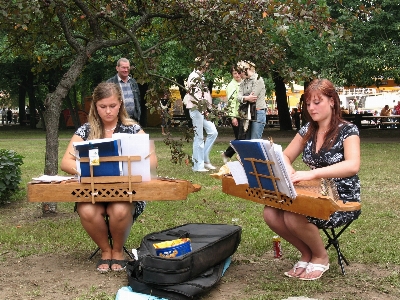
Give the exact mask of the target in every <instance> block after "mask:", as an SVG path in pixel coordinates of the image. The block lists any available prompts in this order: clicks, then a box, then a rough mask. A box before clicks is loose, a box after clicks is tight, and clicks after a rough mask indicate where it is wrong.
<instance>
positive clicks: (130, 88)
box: [107, 58, 141, 122]
mask: <svg viewBox="0 0 400 300" xmlns="http://www.w3.org/2000/svg"><path fill="white" fill-rule="evenodd" d="M130 68H131V67H130V63H129V60H128V59H126V58H120V59H119V60H118V61H117V67H116V69H117V74H116V75H115V76H114V77H111V78H110V79H108V80H107V82H112V83H116V84H119V86H120V88H121V90H122V96H123V98H124V105H125V108H126V111H127V112H128V114H129V116H130V117H131V118H132V119H134V120H136V121H138V122H139V121H140V113H141V111H140V91H139V86H138V84H137V82H136V80H135V79H134V78H133V77H130V76H129V72H130Z"/></svg>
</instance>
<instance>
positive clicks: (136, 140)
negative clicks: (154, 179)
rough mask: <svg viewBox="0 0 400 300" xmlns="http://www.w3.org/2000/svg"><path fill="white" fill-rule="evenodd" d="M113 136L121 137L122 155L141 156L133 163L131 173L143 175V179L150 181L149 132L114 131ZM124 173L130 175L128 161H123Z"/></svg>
mask: <svg viewBox="0 0 400 300" xmlns="http://www.w3.org/2000/svg"><path fill="white" fill-rule="evenodd" d="M113 138H118V139H121V150H122V151H121V155H122V156H140V157H141V160H140V161H134V162H132V163H131V172H132V174H131V175H141V176H142V181H150V180H151V174H150V157H148V155H149V154H150V142H149V135H148V134H129V133H114V134H113ZM122 168H123V175H124V176H127V175H128V163H127V162H123V165H122Z"/></svg>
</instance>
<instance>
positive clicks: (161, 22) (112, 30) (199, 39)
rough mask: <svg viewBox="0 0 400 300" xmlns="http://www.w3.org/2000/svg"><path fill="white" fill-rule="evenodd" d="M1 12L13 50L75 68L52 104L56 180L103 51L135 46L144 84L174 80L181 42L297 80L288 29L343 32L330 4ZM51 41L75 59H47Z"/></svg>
mask: <svg viewBox="0 0 400 300" xmlns="http://www.w3.org/2000/svg"><path fill="white" fill-rule="evenodd" d="M0 7H1V8H0V13H1V14H2V15H3V16H4V22H2V25H1V27H2V29H3V30H5V31H7V33H8V34H9V35H10V44H11V45H12V44H14V43H15V44H16V45H17V46H18V47H15V49H16V50H15V51H16V52H18V51H24V52H25V54H30V57H31V59H32V61H34V62H35V63H36V64H37V65H36V66H35V68H34V69H35V70H38V71H40V70H41V68H46V67H49V66H50V67H54V65H55V64H57V65H58V64H59V65H60V66H61V65H62V66H67V69H66V71H65V73H64V75H63V76H62V77H61V79H60V81H59V82H58V84H57V86H56V88H55V90H54V91H50V92H49V93H48V94H47V96H46V99H45V101H44V107H45V109H46V110H45V113H44V116H45V122H46V133H47V134H46V159H45V170H44V172H45V174H50V175H51V174H56V173H57V170H58V151H56V149H58V138H57V137H58V125H59V124H58V123H59V115H60V112H61V107H62V101H63V99H64V98H65V97H66V96H67V94H68V92H69V91H70V89H71V88H72V86H73V85H74V84H75V82H76V80H77V79H78V77H79V75H80V74H81V73H82V71H83V69H84V68H85V65H86V64H87V63H88V62H89V61H90V60H91V58H92V57H93V56H94V55H95V54H96V52H97V51H99V50H101V49H106V48H112V47H116V46H120V45H124V44H128V43H129V46H130V47H131V49H132V50H131V52H132V55H131V58H133V60H134V61H135V65H136V68H138V69H139V70H141V71H142V72H140V73H139V74H138V76H135V77H138V80H139V82H142V83H145V82H152V81H153V80H154V78H160V79H165V80H168V78H166V76H163V75H160V73H159V69H158V66H159V65H160V57H161V56H160V50H161V49H162V45H163V44H165V43H167V42H169V41H174V40H175V41H180V42H181V43H182V44H183V45H184V47H185V48H186V49H188V51H189V52H191V53H192V57H196V56H203V57H205V56H208V57H212V58H213V59H214V64H217V65H220V66H224V65H228V64H231V63H234V62H236V61H238V60H239V59H249V60H252V61H253V62H254V63H256V65H257V66H258V67H257V69H258V71H259V73H260V74H261V75H268V74H277V75H278V76H279V78H290V74H287V73H285V71H286V70H288V67H287V65H286V60H287V43H284V44H282V39H284V38H285V31H286V30H287V28H293V30H297V31H298V32H302V31H303V30H305V29H307V30H309V29H310V28H312V30H313V31H314V32H318V33H320V36H321V38H323V37H329V38H332V36H334V34H335V32H336V31H335V30H332V29H333V27H332V26H333V24H332V22H331V19H330V18H329V14H328V9H327V6H326V4H325V3H324V1H312V0H311V1H297V0H286V1H280V2H275V1H270V2H267V1H259V0H250V1H187V0H185V1H183V0H181V1H174V0H147V1H140V0H137V1H121V0H113V1H111V0H109V1H104V0H103V1H93V0H36V1H24V0H12V1H8V0H0ZM25 41H26V42H25ZM37 41H39V42H40V43H41V44H40V45H38V44H37ZM18 42H19V43H18ZM43 43H45V44H44V45H45V46H46V47H48V48H49V49H59V50H60V51H61V50H63V51H65V52H66V53H67V55H65V56H62V60H61V61H60V59H59V60H55V59H53V58H52V57H51V56H49V55H45V54H46V53H53V52H54V51H48V50H47V49H44V47H43ZM46 51H47V52H46ZM56 56H57V55H56ZM280 101H281V102H282V103H283V101H282V99H278V102H280ZM284 103H286V97H285V99H284ZM286 106H287V104H286ZM282 107H283V106H282Z"/></svg>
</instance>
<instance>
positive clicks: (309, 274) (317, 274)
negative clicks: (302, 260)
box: [299, 262, 329, 280]
mask: <svg viewBox="0 0 400 300" xmlns="http://www.w3.org/2000/svg"><path fill="white" fill-rule="evenodd" d="M328 270H329V263H328V264H326V265H323V264H313V263H311V262H310V263H309V264H308V266H307V268H306V271H305V272H303V274H302V275H303V276H301V277H300V278H299V279H301V280H317V279H320V278H321V277H322V275H323V274H324V273H325V272H326V271H328Z"/></svg>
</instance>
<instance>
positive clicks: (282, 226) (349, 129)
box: [264, 79, 361, 280]
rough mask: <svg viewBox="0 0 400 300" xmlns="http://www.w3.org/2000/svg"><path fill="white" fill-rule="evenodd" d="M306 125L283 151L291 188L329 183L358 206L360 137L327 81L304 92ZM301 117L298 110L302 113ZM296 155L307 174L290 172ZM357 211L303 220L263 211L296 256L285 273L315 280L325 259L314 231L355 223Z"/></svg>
mask: <svg viewBox="0 0 400 300" xmlns="http://www.w3.org/2000/svg"><path fill="white" fill-rule="evenodd" d="M304 98H305V104H306V105H305V107H306V112H307V114H306V119H307V121H308V122H307V123H306V124H305V126H303V127H301V129H300V131H299V132H298V133H297V134H296V136H295V137H294V138H293V140H292V141H291V142H290V144H289V145H288V146H287V148H286V149H285V150H284V152H283V157H284V160H285V164H286V167H287V168H288V171H289V174H290V179H291V180H292V182H293V183H297V182H299V181H307V180H315V179H321V178H331V179H332V180H333V182H334V183H335V185H336V188H337V192H338V195H339V198H340V199H341V200H343V201H344V202H347V201H353V202H360V180H359V178H358V175H357V173H358V171H359V169H360V138H359V131H358V129H357V126H356V125H354V124H352V123H350V122H347V121H345V120H343V119H342V118H341V117H340V99H339V95H338V94H337V92H336V90H335V87H334V85H333V84H332V83H331V82H330V81H329V80H327V79H315V80H313V81H312V82H311V83H310V84H309V85H308V87H307V89H306V91H305V93H304ZM303 113H304V111H303ZM301 153H302V158H303V162H304V163H305V164H306V165H308V166H309V167H310V170H309V171H296V170H295V169H294V168H293V166H292V163H293V162H294V161H295V159H296V158H297V157H298V156H299V155H300V154H301ZM360 213H361V211H360V210H358V211H348V212H345V211H338V212H334V213H333V214H332V215H331V216H330V218H329V220H321V219H317V218H313V217H307V216H304V215H301V214H297V213H292V212H289V211H284V210H279V209H276V208H273V207H268V206H265V208H264V220H265V222H266V223H267V224H268V226H269V227H270V228H271V229H272V230H273V231H274V232H275V233H277V234H278V235H279V236H281V237H282V238H284V239H285V240H286V241H288V242H289V243H291V244H292V245H293V246H294V247H296V248H297V249H298V250H299V251H300V254H301V257H300V260H299V261H298V262H297V263H296V264H295V265H294V267H293V268H292V269H291V270H289V271H287V272H285V273H284V274H285V275H286V276H288V277H295V278H299V279H301V280H316V279H319V278H320V277H321V276H322V275H323V274H324V272H326V271H327V270H328V269H329V256H328V253H327V251H326V249H325V245H324V243H323V240H322V238H321V236H320V234H319V228H329V227H338V226H341V225H344V224H346V223H348V222H349V221H351V220H354V219H357V218H358V216H359V215H360Z"/></svg>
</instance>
